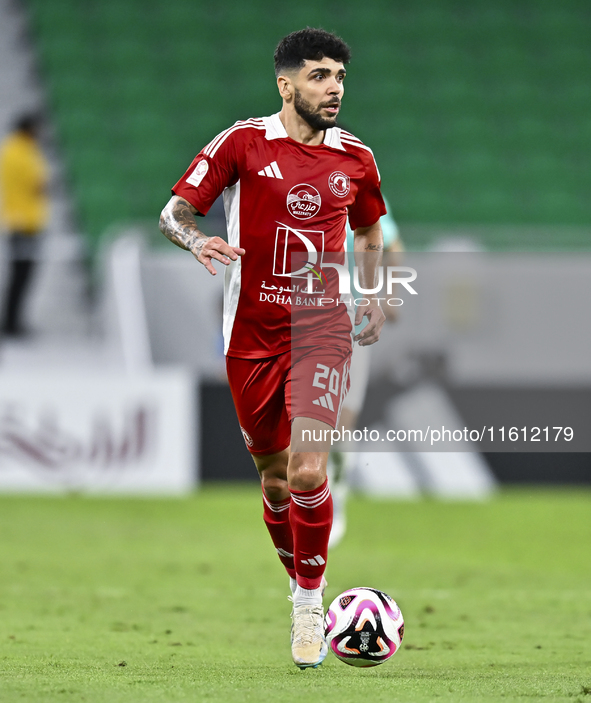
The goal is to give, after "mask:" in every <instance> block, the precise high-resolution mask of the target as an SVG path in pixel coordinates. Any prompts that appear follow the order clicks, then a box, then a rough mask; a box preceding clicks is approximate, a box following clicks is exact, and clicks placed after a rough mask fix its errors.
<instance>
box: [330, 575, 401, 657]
mask: <svg viewBox="0 0 591 703" xmlns="http://www.w3.org/2000/svg"><path fill="white" fill-rule="evenodd" d="M324 634H325V636H326V641H327V642H328V646H329V647H330V648H331V649H332V651H333V653H334V654H335V656H336V657H337V658H338V659H340V660H341V661H342V662H345V664H350V665H351V666H365V667H367V666H377V665H378V664H383V663H384V662H385V661H386V659H389V658H390V657H391V656H392V655H393V654H394V653H395V652H396V651H397V650H398V648H399V647H400V645H401V643H402V638H403V637H404V620H403V618H402V613H401V612H400V608H399V607H398V606H397V605H396V603H395V602H394V601H393V600H392V598H390V596H388V595H386V594H385V593H383V592H382V591H378V590H376V589H375V588H350V589H349V590H348V591H345V592H344V593H341V595H340V596H337V597H336V598H335V599H334V600H333V602H332V603H331V604H330V606H329V608H328V611H327V613H326V617H325V619H324Z"/></svg>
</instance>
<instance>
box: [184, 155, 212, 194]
mask: <svg viewBox="0 0 591 703" xmlns="http://www.w3.org/2000/svg"><path fill="white" fill-rule="evenodd" d="M208 171H209V164H208V163H207V161H206V160H205V159H201V161H200V162H199V163H198V164H197V166H195V169H194V171H193V173H192V174H191V175H190V176H189V177H188V178H187V183H190V184H191V185H192V186H195V188H197V187H198V186H199V185H200V184H201V181H202V180H203V179H204V178H205V175H206V174H207V172H208Z"/></svg>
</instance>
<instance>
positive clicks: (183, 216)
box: [160, 198, 206, 252]
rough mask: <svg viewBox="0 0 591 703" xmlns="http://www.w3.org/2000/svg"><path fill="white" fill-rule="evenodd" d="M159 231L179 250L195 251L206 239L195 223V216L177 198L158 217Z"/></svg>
mask: <svg viewBox="0 0 591 703" xmlns="http://www.w3.org/2000/svg"><path fill="white" fill-rule="evenodd" d="M160 231H161V232H162V234H163V235H164V236H165V237H166V238H167V239H170V241H171V242H172V243H173V244H176V245H177V247H180V248H181V249H187V250H188V251H193V252H194V251H195V247H196V246H198V244H199V243H200V242H201V241H202V240H203V241H204V240H205V239H206V237H205V235H204V234H203V233H202V232H200V231H199V229H198V228H197V225H196V223H195V216H194V215H193V212H192V211H191V208H190V207H189V204H188V203H187V201H186V200H183V199H182V198H178V199H177V200H174V201H172V202H171V203H169V204H168V205H167V206H166V207H165V208H164V210H163V211H162V214H161V215H160Z"/></svg>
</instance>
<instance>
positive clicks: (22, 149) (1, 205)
mask: <svg viewBox="0 0 591 703" xmlns="http://www.w3.org/2000/svg"><path fill="white" fill-rule="evenodd" d="M39 122H40V119H39V117H38V116H37V115H33V114H30V115H23V116H22V117H21V118H20V119H19V120H18V121H17V123H16V125H15V129H14V130H13V131H12V132H11V133H10V134H9V135H8V136H7V137H6V139H5V140H4V142H3V143H2V145H1V146H0V218H1V220H2V224H3V225H4V228H5V229H6V230H7V232H8V235H9V258H10V270H9V281H8V288H7V291H6V296H5V300H4V313H3V318H2V323H1V328H0V329H1V332H2V333H3V334H5V335H10V336H20V335H22V334H23V333H24V331H25V330H24V327H23V325H22V307H23V301H24V299H25V295H26V292H27V289H28V287H29V284H30V281H31V274H32V273H33V270H34V268H35V263H36V261H37V255H38V250H39V244H40V238H39V234H40V233H41V232H42V231H43V229H44V228H45V227H46V225H47V220H48V215H49V202H48V196H47V181H48V168H47V163H46V161H45V158H44V157H43V154H42V152H41V149H40V148H39V145H38V142H37V133H38V129H39Z"/></svg>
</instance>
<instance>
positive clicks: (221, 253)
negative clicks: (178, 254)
mask: <svg viewBox="0 0 591 703" xmlns="http://www.w3.org/2000/svg"><path fill="white" fill-rule="evenodd" d="M191 253H192V254H193V256H194V257H195V258H196V259H197V261H198V262H199V263H200V264H203V265H204V266H205V268H206V269H207V270H208V271H209V273H210V274H211V275H212V276H217V271H216V270H215V268H214V267H213V263H212V262H213V261H214V260H215V261H220V262H221V263H222V264H224V266H229V265H230V262H231V261H236V260H237V259H238V257H239V256H244V254H246V251H245V250H244V249H242V248H241V247H231V246H230V245H229V244H228V242H225V241H224V240H223V239H222V238H221V237H200V238H199V239H198V240H197V241H196V242H195V243H194V244H193V245H192V246H191Z"/></svg>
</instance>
